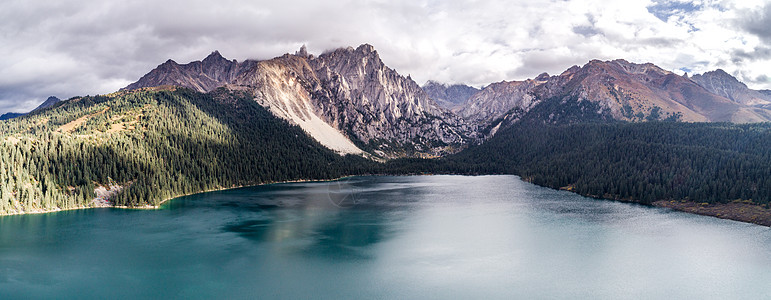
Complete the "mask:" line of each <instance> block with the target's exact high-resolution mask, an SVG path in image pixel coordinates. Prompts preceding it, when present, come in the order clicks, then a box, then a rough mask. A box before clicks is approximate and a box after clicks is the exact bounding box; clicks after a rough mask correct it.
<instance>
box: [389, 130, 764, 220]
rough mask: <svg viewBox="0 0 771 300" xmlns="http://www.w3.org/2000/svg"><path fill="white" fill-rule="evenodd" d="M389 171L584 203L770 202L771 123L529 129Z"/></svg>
mask: <svg viewBox="0 0 771 300" xmlns="http://www.w3.org/2000/svg"><path fill="white" fill-rule="evenodd" d="M388 165H389V168H388V169H389V172H390V173H393V174H399V173H427V172H428V173H449V174H515V175H519V176H521V177H522V178H523V179H524V180H526V181H529V182H532V183H535V184H538V185H542V186H547V187H551V188H557V189H565V190H569V191H573V192H576V193H579V194H581V195H585V196H592V197H596V198H605V199H616V200H624V201H630V202H638V203H644V204H650V203H652V202H654V201H657V200H690V201H696V202H699V203H726V202H730V201H736V200H740V201H749V202H752V203H755V204H762V205H765V206H766V207H768V206H769V201H770V200H771V124H768V123H762V124H741V125H739V124H727V123H680V122H644V123H626V122H606V123H598V122H591V123H582V124H569V125H567V124H566V125H553V124H552V125H549V124H538V123H532V122H523V123H518V124H515V125H514V126H512V127H510V128H508V129H506V130H504V131H501V132H499V133H498V134H497V135H496V136H495V137H493V138H492V139H490V140H488V141H487V142H485V143H483V144H481V145H478V146H474V147H470V148H469V149H466V150H465V151H462V152H460V153H458V154H455V155H452V156H449V157H446V158H444V159H441V160H433V161H430V160H421V159H404V160H396V161H392V162H389V164H388Z"/></svg>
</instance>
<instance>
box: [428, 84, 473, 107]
mask: <svg viewBox="0 0 771 300" xmlns="http://www.w3.org/2000/svg"><path fill="white" fill-rule="evenodd" d="M422 88H423V91H425V92H426V94H427V95H428V97H429V98H431V100H434V101H435V102H436V103H437V104H439V106H441V107H443V108H446V109H449V110H450V111H453V112H456V111H458V110H460V109H461V108H463V106H464V105H465V104H466V100H468V99H469V98H471V96H473V95H474V94H476V93H478V92H479V91H480V90H479V89H478V88H475V87H471V86H468V85H465V84H453V85H449V84H444V83H439V82H436V81H433V80H429V81H428V82H426V84H425V85H423V86H422Z"/></svg>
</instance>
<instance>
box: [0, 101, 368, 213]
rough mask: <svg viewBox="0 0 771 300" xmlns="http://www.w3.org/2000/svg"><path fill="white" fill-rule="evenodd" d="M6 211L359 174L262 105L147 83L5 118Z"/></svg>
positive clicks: (358, 165)
mask: <svg viewBox="0 0 771 300" xmlns="http://www.w3.org/2000/svg"><path fill="white" fill-rule="evenodd" d="M0 134H1V135H0V214H2V213H17V212H31V211H47V210H55V209H59V208H73V207H90V206H94V205H97V204H98V203H95V202H93V201H92V200H93V199H94V198H95V196H96V195H95V193H94V190H95V188H96V187H99V186H110V185H114V186H122V187H124V189H123V190H122V191H121V192H119V193H116V195H115V196H114V197H112V199H110V201H111V203H110V204H112V205H118V206H144V205H157V204H158V203H159V202H160V201H162V200H164V199H168V198H170V197H174V196H178V195H182V194H188V193H194V192H199V191H205V190H211V189H218V188H226V187H232V186H239V185H251V184H259V183H265V182H275V181H284V180H297V179H327V178H334V177H339V176H342V175H348V174H358V173H360V172H363V171H364V170H365V169H367V170H368V169H371V168H372V163H371V162H369V161H367V160H365V159H363V158H361V157H354V156H345V157H342V156H339V155H337V154H335V153H333V152H331V151H329V150H327V149H326V148H324V147H323V146H321V145H319V144H318V143H317V142H316V141H314V140H313V139H311V138H309V137H308V136H307V135H306V134H305V133H304V132H303V131H302V130H301V129H299V128H298V127H296V126H291V125H289V124H288V123H286V122H285V121H283V120H280V119H277V118H276V117H274V116H273V115H272V114H271V113H270V112H268V111H266V110H265V109H264V108H263V107H261V106H260V105H259V104H257V103H256V102H255V101H253V100H251V99H250V98H247V97H245V96H243V95H240V94H238V93H237V92H231V91H227V90H224V89H220V90H218V91H215V92H212V93H208V94H202V93H197V92H194V91H191V90H188V89H176V88H168V89H165V90H164V89H158V88H155V89H145V90H142V91H135V92H119V93H115V94H111V95H106V96H94V97H83V98H77V99H71V100H69V101H65V102H63V103H61V104H59V105H57V106H55V107H53V108H51V109H47V110H43V111H39V112H36V113H34V114H31V115H27V116H22V117H19V118H16V119H13V120H9V121H5V122H0Z"/></svg>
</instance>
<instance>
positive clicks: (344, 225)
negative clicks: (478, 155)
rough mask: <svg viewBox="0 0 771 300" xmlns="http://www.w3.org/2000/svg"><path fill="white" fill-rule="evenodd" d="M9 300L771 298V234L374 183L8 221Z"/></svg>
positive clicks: (656, 215) (496, 184)
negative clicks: (33, 299) (160, 299)
mask: <svg viewBox="0 0 771 300" xmlns="http://www.w3.org/2000/svg"><path fill="white" fill-rule="evenodd" d="M0 298H2V299H29V298H56V299H67V298H78V299H83V298H91V299H134V298H175V299H198V298H203V299H254V298H260V299H286V298H294V299H343V298H357V299H384V298H385V299H534V298H550V299H555V298H556V299H576V298H593V299H641V298H644V299H727V298H737V299H771V229H769V228H768V227H763V226H758V225H752V224H747V223H740V222H735V221H728V220H721V219H717V218H711V217H704V216H697V215H690V214H686V213H681V212H676V211H671V210H668V209H662V208H654V207H647V206H642V205H635V204H628V203H620V202H613V201H606V200H596V199H591V198H586V197H582V196H578V195H576V194H573V193H569V192H565V191H557V190H552V189H548V188H543V187H539V186H535V185H533V184H530V183H526V182H523V181H521V180H520V179H519V177H516V176H371V177H352V178H345V179H343V180H339V181H334V182H310V183H287V184H273V185H265V186H257V187H249V188H241V189H235V190H228V191H219V192H211V193H205V194H198V195H192V196H186V197H181V198H178V199H175V200H172V201H170V202H167V203H166V204H164V206H163V207H162V209H160V210H148V211H144V210H122V209H109V208H104V209H89V210H74V211H65V212H59V213H51V214H43V215H24V216H6V217H0Z"/></svg>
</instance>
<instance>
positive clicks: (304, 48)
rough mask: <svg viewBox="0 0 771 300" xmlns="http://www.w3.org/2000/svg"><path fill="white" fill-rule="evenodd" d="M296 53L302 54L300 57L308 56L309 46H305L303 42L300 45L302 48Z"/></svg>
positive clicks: (297, 54)
mask: <svg viewBox="0 0 771 300" xmlns="http://www.w3.org/2000/svg"><path fill="white" fill-rule="evenodd" d="M294 55H296V56H300V57H308V48H307V47H305V44H303V45H302V46H301V47H300V50H297V52H295V53H294Z"/></svg>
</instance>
